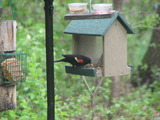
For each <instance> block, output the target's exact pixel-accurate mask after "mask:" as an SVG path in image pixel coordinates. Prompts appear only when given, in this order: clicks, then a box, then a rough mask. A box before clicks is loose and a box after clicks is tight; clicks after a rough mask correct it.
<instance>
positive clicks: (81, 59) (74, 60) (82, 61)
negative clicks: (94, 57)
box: [54, 54, 91, 67]
mask: <svg viewBox="0 0 160 120" xmlns="http://www.w3.org/2000/svg"><path fill="white" fill-rule="evenodd" d="M62 56H63V57H64V58H63V59H60V60H56V61H54V62H68V63H70V64H72V65H73V67H75V66H84V65H86V64H89V63H90V64H91V59H90V58H89V57H86V56H84V55H78V54H70V55H62Z"/></svg>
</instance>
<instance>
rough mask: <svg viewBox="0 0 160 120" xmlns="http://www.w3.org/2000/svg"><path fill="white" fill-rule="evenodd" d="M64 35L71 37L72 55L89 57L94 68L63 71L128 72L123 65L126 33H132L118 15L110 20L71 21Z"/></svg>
mask: <svg viewBox="0 0 160 120" xmlns="http://www.w3.org/2000/svg"><path fill="white" fill-rule="evenodd" d="M64 33H67V34H72V38H73V53H74V54H82V55H85V56H88V57H90V58H91V60H92V63H93V64H94V67H91V68H89V67H86V68H85V67H83V68H80V67H79V68H78V67H71V66H66V72H67V73H71V74H79V75H86V76H92V77H97V76H104V77H109V76H120V75H127V74H130V73H131V67H129V66H128V64H127V34H133V33H134V30H133V29H132V28H131V26H130V25H129V24H128V23H127V21H126V20H125V19H124V18H123V16H122V15H121V14H120V13H119V12H115V15H114V16H113V17H111V18H99V19H81V20H72V21H71V22H70V24H69V25H68V26H67V28H66V29H65V30H64Z"/></svg>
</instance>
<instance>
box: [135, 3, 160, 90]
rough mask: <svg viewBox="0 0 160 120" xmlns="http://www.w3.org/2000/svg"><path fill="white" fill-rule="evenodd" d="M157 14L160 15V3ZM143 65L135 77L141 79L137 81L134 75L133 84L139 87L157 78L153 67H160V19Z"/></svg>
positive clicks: (154, 29)
mask: <svg viewBox="0 0 160 120" xmlns="http://www.w3.org/2000/svg"><path fill="white" fill-rule="evenodd" d="M157 14H158V15H159V16H160V4H159V5H158V9H157ZM142 63H143V64H142V65H141V66H139V67H138V73H137V74H136V75H135V77H139V78H140V80H139V81H135V79H134V76H133V79H132V84H133V85H134V86H135V87H137V86H140V85H143V84H147V85H148V86H149V85H150V84H151V83H153V82H154V80H155V79H156V78H155V77H156V76H155V73H153V69H154V70H156V69H157V68H160V20H159V22H158V24H157V25H156V26H155V27H154V28H153V32H152V37H151V42H150V44H149V47H148V50H147V52H146V54H145V56H144V58H143V60H142Z"/></svg>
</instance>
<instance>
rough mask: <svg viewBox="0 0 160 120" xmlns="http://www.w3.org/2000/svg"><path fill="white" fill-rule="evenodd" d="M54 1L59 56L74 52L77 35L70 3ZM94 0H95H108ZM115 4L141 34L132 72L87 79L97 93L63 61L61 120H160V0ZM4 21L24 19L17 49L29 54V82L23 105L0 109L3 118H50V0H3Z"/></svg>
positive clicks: (21, 93) (131, 38)
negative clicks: (70, 25) (73, 37)
mask: <svg viewBox="0 0 160 120" xmlns="http://www.w3.org/2000/svg"><path fill="white" fill-rule="evenodd" d="M74 2H89V1H86V0H76V1H75V0H67V1H66V0H56V1H54V56H55V59H59V58H61V54H68V53H71V52H72V41H71V35H66V34H64V33H63V31H64V29H65V27H66V26H67V25H68V23H69V21H66V20H64V15H65V14H67V13H68V12H69V10H68V6H67V4H68V3H74ZM104 2H107V1H105V0H93V1H92V3H104ZM108 2H110V3H111V2H113V3H114V9H116V10H119V11H120V12H121V14H122V15H123V16H124V17H125V19H126V20H127V21H128V22H129V24H130V25H131V26H132V27H133V29H134V30H135V32H136V34H134V35H128V64H130V65H133V66H134V72H133V74H132V75H127V76H123V77H118V76H117V77H116V78H104V80H103V82H102V83H101V84H100V86H99V88H98V90H97V91H96V92H95V88H96V86H97V81H99V80H100V79H101V78H90V77H86V79H87V82H88V84H89V85H90V86H91V91H93V93H95V94H94V96H93V95H91V94H90V93H89V92H88V90H87V88H86V86H85V84H84V83H83V81H82V77H81V76H77V75H69V74H66V73H65V69H64V66H65V65H66V63H57V64H55V66H54V69H55V73H53V74H54V75H55V104H56V110H55V112H56V114H55V117H56V120H160V1H159V0H113V1H111V0H108ZM0 4H1V6H2V7H3V14H2V20H11V19H14V20H16V21H17V23H18V31H17V52H26V53H27V55H28V69H29V71H28V76H27V81H26V82H23V83H20V84H18V85H17V109H15V110H9V111H4V112H0V120H40V119H41V120H46V118H47V101H46V58H45V21H44V1H43V0H42V1H40V0H32V1H27V0H24V1H23V0H13V1H11V0H3V1H1V3H0Z"/></svg>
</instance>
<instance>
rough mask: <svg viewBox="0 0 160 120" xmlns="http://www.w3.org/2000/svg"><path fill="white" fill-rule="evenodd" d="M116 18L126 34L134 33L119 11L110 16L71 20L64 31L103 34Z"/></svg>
mask: <svg viewBox="0 0 160 120" xmlns="http://www.w3.org/2000/svg"><path fill="white" fill-rule="evenodd" d="M116 19H118V21H119V22H120V23H121V24H122V25H123V26H124V28H125V29H126V30H127V33H128V34H134V33H135V32H134V30H133V29H132V27H131V26H130V25H129V24H128V23H127V21H126V20H125V19H124V18H123V16H122V15H121V14H120V13H119V12H116V14H115V16H113V17H112V18H105V19H104V18H103V19H85V20H72V21H71V22H70V24H69V25H68V26H67V28H66V29H65V30H64V33H68V34H83V35H96V36H104V34H105V33H106V32H107V30H108V29H109V28H110V26H111V25H112V24H113V22H114V21H115V20H116Z"/></svg>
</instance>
